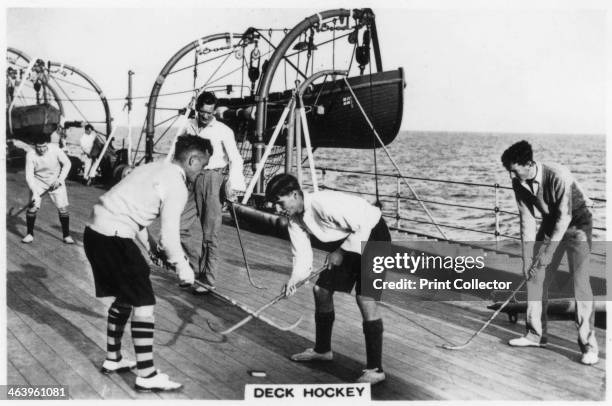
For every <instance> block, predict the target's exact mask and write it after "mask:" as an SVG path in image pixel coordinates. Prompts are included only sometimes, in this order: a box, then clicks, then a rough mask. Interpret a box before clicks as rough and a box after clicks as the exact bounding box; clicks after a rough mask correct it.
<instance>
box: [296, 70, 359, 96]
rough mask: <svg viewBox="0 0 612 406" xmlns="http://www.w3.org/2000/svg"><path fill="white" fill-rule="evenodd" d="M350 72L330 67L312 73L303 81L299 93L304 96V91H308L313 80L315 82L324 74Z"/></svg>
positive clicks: (344, 73)
mask: <svg viewBox="0 0 612 406" xmlns="http://www.w3.org/2000/svg"><path fill="white" fill-rule="evenodd" d="M347 75H348V72H347V71H345V70H338V69H335V70H334V69H328V70H322V71H320V72H317V73H315V74H314V75H311V76H310V77H309V78H308V79H306V80H305V81H304V83H302V84H301V85H300V87H299V89H298V95H299V96H300V97H302V96H304V92H305V91H306V89H308V86H310V85H311V84H312V82H314V81H315V80H317V79H319V78H320V77H323V76H347Z"/></svg>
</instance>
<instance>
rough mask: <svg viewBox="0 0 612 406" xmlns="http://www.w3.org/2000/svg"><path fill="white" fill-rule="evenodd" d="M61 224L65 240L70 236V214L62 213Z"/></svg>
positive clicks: (60, 216) (60, 215)
mask: <svg viewBox="0 0 612 406" xmlns="http://www.w3.org/2000/svg"><path fill="white" fill-rule="evenodd" d="M59 220H60V224H61V225H62V234H63V235H64V238H66V237H68V236H69V235H70V214H68V213H60V214H59Z"/></svg>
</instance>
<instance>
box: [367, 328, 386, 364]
mask: <svg viewBox="0 0 612 406" xmlns="http://www.w3.org/2000/svg"><path fill="white" fill-rule="evenodd" d="M363 335H364V336H365V343H366V356H367V362H368V365H367V367H366V368H367V369H373V368H378V369H379V370H380V371H382V342H383V321H382V319H378V320H370V321H364V322H363Z"/></svg>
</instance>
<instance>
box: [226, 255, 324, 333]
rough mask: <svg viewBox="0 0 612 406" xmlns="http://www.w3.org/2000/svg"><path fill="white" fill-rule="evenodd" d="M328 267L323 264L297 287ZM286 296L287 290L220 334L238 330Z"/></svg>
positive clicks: (297, 286)
mask: <svg viewBox="0 0 612 406" xmlns="http://www.w3.org/2000/svg"><path fill="white" fill-rule="evenodd" d="M326 268H327V267H326V266H322V267H321V268H319V269H318V270H316V271H315V272H313V273H311V274H310V275H309V276H308V277H307V278H305V279H302V280H301V281H299V282H298V283H296V284H295V288H296V289H298V288H300V287H301V286H303V285H305V284H306V283H308V282H309V281H311V280H312V279H314V278H315V277H316V276H318V275H319V274H320V273H321V272H323V271H324V270H325V269H326ZM286 297H287V295H286V293H285V292H283V293H281V294H280V295H278V296H276V297H275V298H274V299H272V300H271V301H270V302H268V303H266V304H265V305H263V306H262V307H260V308H259V309H257V310H255V311H254V312H253V313H252V314H249V315H248V316H247V317H245V318H244V319H242V320H240V321H239V322H238V323H236V324H234V325H233V326H231V327H229V328H227V329H226V330H223V331H220V332H219V334H221V335H227V334H229V333H231V332H232V331H234V330H237V329H239V328H240V327H242V326H244V325H245V324H247V323H248V322H249V321H251V320H253V318H255V317H256V318H260V316H259V315H260V314H261V313H263V312H264V311H265V310H266V309H267V308H268V307H270V306H272V305H274V304H276V303H278V302H279V301H280V300H282V299H285V298H286ZM301 320H302V318H301V317H300V320H299V321H301ZM295 326H297V324H295ZM295 326H294V327H295Z"/></svg>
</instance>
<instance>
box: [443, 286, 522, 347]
mask: <svg viewBox="0 0 612 406" xmlns="http://www.w3.org/2000/svg"><path fill="white" fill-rule="evenodd" d="M525 282H527V279H523V281H522V282H521V283H520V285H519V286H518V287H517V288H516V289H514V291H513V292H512V294H511V295H510V296H508V299H506V301H505V302H504V303H502V305H501V306H500V307H499V309H497V310H496V311H495V313H493V316H491V317H490V318H489V320H487V322H486V323H485V324H483V325H482V327H480V329H478V331H476V332H475V333H474V334H472V336H471V337H470V338H469V339H468V340H467V341H466V342H465V343H463V344H461V345H450V344H443V345H442V348H444V349H445V350H461V349H463V348H465V347H467V346H468V345H469V344H470V343H471V342H472V340H473V339H474V338H476V336H478V335H479V334H480V333H481V332H482V331H483V330H484V329H485V328H487V327H488V326H489V324H491V322H492V321H493V319H495V318H496V317H497V315H498V314H499V313H501V311H502V310H503V309H504V307H506V306H507V305H508V303H510V301H511V300H512V298H513V297H514V295H516V294H517V293H518V291H519V290H521V288H522V287H523V285H525Z"/></svg>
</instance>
